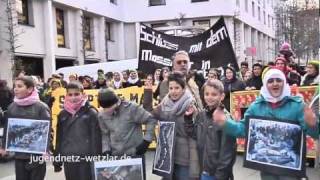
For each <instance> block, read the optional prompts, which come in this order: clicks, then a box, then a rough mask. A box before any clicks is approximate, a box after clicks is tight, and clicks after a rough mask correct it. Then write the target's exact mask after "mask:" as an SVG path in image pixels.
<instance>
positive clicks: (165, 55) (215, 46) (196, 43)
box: [138, 17, 239, 76]
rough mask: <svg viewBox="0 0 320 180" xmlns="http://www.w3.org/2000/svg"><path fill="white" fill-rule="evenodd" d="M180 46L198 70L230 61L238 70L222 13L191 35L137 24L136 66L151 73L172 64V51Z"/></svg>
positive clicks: (205, 71) (204, 70)
mask: <svg viewBox="0 0 320 180" xmlns="http://www.w3.org/2000/svg"><path fill="white" fill-rule="evenodd" d="M180 50H185V51H186V52H188V54H189V56H190V61H191V62H190V65H191V67H190V68H191V69H197V70H201V71H202V72H203V74H204V76H206V75H207V73H208V71H209V69H210V68H213V67H216V68H218V67H225V66H226V65H227V64H229V63H230V64H233V66H234V67H235V69H236V70H239V67H238V64H237V60H236V56H235V53H234V50H233V47H232V44H231V41H230V34H229V33H228V28H227V26H226V24H225V22H224V18H223V17H221V18H220V19H219V20H217V22H216V23H215V24H214V25H213V26H212V27H211V28H210V29H208V30H206V31H204V32H203V33H201V34H199V35H195V36H192V37H181V36H172V35H168V34H165V33H163V32H160V31H157V30H155V29H153V28H151V27H148V26H147V25H145V24H141V25H140V42H139V62H138V70H141V71H142V72H144V73H146V74H150V73H151V74H153V73H154V71H155V70H156V69H161V68H162V67H171V66H172V55H173V54H174V53H175V52H177V51H180Z"/></svg>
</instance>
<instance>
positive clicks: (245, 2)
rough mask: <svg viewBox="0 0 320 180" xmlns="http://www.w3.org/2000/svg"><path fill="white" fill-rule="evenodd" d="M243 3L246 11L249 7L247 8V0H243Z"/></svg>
mask: <svg viewBox="0 0 320 180" xmlns="http://www.w3.org/2000/svg"><path fill="white" fill-rule="evenodd" d="M244 4H245V5H244V8H245V10H246V12H248V9H249V8H248V0H245V1H244Z"/></svg>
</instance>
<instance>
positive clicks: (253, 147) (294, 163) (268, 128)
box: [246, 118, 303, 170]
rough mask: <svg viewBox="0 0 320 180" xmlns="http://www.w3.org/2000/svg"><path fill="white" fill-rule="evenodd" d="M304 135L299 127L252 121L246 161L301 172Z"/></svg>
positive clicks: (284, 123)
mask: <svg viewBox="0 0 320 180" xmlns="http://www.w3.org/2000/svg"><path fill="white" fill-rule="evenodd" d="M302 138H303V134H302V131H301V128H300V126H299V125H296V124H290V123H286V122H277V121H271V120H262V119H254V118H252V119H250V121H249V128H248V141H247V151H246V160H247V161H252V162H256V163H260V164H265V165H269V166H277V167H282V168H287V169H293V170H301V166H302V150H303V149H302V148H303V143H302V142H303V139H302Z"/></svg>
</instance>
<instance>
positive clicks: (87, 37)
mask: <svg viewBox="0 0 320 180" xmlns="http://www.w3.org/2000/svg"><path fill="white" fill-rule="evenodd" d="M91 23H92V19H91V18H90V17H86V16H85V17H83V26H82V28H83V43H84V49H85V50H93V46H92V42H93V36H92V24H91Z"/></svg>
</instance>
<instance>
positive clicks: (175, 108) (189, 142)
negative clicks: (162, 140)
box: [143, 89, 200, 177]
mask: <svg viewBox="0 0 320 180" xmlns="http://www.w3.org/2000/svg"><path fill="white" fill-rule="evenodd" d="M186 93H187V94H186ZM192 102H195V100H194V98H193V96H192V94H191V92H190V91H189V90H186V91H185V94H184V95H182V97H181V98H180V99H179V100H178V101H176V102H173V101H172V100H170V99H169V98H168V95H167V96H166V97H164V99H163V100H162V102H161V103H160V105H158V106H157V107H156V108H155V109H153V110H152V114H153V115H154V117H155V118H156V119H158V120H159V121H170V122H175V131H176V136H175V147H174V155H173V159H174V163H175V164H178V165H182V166H188V167H189V177H198V176H199V173H200V172H199V158H198V153H197V147H196V142H195V140H194V139H192V138H190V137H189V136H188V135H187V133H186V131H185V127H184V125H185V124H184V113H185V111H186V108H188V107H189V105H190V104H191V103H192ZM143 103H144V107H145V108H147V109H152V91H151V90H147V89H146V90H145V91H144V102H143ZM179 104H180V105H179ZM163 106H165V107H163Z"/></svg>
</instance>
